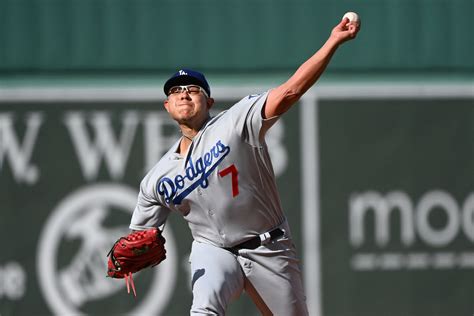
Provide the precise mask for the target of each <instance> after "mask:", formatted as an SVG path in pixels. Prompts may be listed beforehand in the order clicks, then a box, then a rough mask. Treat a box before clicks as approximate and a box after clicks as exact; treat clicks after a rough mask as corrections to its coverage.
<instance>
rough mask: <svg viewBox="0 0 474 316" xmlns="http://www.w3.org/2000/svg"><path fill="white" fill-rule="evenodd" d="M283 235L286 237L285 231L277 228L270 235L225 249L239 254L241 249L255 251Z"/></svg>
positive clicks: (254, 238)
mask: <svg viewBox="0 0 474 316" xmlns="http://www.w3.org/2000/svg"><path fill="white" fill-rule="evenodd" d="M283 235H285V231H284V230H283V229H281V228H275V229H274V230H272V231H270V232H268V233H264V234H260V235H258V236H255V237H253V238H252V239H249V240H247V241H244V242H243V243H241V244H238V245H236V246H234V247H230V248H224V249H225V250H228V251H230V252H232V253H234V254H237V253H238V252H239V250H240V249H255V248H258V247H260V246H261V245H264V244H266V243H268V242H270V241H272V240H275V239H276V238H278V237H281V236H283Z"/></svg>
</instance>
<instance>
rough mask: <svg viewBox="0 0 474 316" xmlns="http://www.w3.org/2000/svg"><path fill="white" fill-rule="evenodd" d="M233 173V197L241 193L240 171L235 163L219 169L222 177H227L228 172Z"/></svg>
mask: <svg viewBox="0 0 474 316" xmlns="http://www.w3.org/2000/svg"><path fill="white" fill-rule="evenodd" d="M229 173H230V174H231V175H232V197H236V196H237V195H239V172H238V171H237V168H236V167H235V165H234V164H232V165H230V166H229V167H227V168H225V169H223V170H221V171H219V176H220V177H221V178H223V177H225V176H226V175H228V174H229Z"/></svg>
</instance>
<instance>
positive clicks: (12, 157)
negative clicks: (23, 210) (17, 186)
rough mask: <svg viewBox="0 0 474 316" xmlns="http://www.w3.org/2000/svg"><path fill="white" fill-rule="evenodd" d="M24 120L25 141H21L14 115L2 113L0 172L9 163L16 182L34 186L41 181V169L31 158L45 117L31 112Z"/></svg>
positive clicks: (0, 116) (0, 118)
mask: <svg viewBox="0 0 474 316" xmlns="http://www.w3.org/2000/svg"><path fill="white" fill-rule="evenodd" d="M24 120H25V125H26V129H25V133H24V136H23V140H20V136H19V135H18V134H17V133H16V131H15V129H14V121H15V116H14V114H12V113H0V171H1V170H2V169H3V167H4V165H6V162H8V163H9V165H10V167H11V170H12V173H13V177H14V178H15V180H16V182H18V183H26V184H29V185H33V184H35V183H36V182H37V181H38V179H39V169H38V167H37V166H36V165H34V164H32V163H31V156H32V153H33V150H34V148H35V144H36V140H37V138H38V132H39V129H40V126H41V124H42V123H43V116H42V114H41V113H39V112H31V113H29V114H28V115H26V116H25V119H24Z"/></svg>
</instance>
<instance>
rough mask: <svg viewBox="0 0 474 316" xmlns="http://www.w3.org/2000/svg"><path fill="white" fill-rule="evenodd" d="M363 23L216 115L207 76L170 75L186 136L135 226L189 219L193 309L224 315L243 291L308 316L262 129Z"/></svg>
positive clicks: (167, 89)
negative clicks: (172, 215)
mask: <svg viewBox="0 0 474 316" xmlns="http://www.w3.org/2000/svg"><path fill="white" fill-rule="evenodd" d="M359 28H360V25H359V24H358V23H353V22H351V21H350V20H349V18H343V19H342V21H341V22H340V23H339V24H338V25H336V26H335V27H334V28H333V30H332V32H331V34H330V36H329V37H328V39H327V41H326V42H325V43H324V45H323V46H322V47H321V48H320V49H319V50H318V51H317V52H316V53H315V54H314V55H313V56H311V57H310V58H309V59H308V60H307V61H306V62H305V63H303V64H302V65H301V66H300V67H299V68H298V70H297V71H296V72H295V73H294V75H292V76H291V77H290V78H289V79H288V81H286V82H285V83H283V84H282V85H280V86H278V87H276V88H274V89H271V90H270V91H267V92H264V93H261V94H256V95H249V96H246V97H244V98H243V99H242V100H240V101H239V102H238V103H236V104H235V105H233V106H232V107H230V108H229V109H228V110H226V111H224V112H221V113H220V114H218V115H217V116H215V117H211V116H210V109H211V107H212V106H213V104H214V99H213V98H211V89H210V87H209V84H208V82H207V80H206V78H205V77H204V75H203V74H201V73H200V72H197V71H194V70H191V69H181V70H179V71H178V72H177V73H175V74H174V75H173V76H172V77H171V78H170V79H169V80H168V81H166V83H165V85H164V93H165V94H166V96H167V99H166V100H165V101H164V107H165V108H166V110H167V111H168V113H169V115H170V116H171V118H172V119H173V120H175V121H176V122H177V124H178V125H179V128H180V130H181V133H182V137H180V138H179V139H178V140H177V141H176V143H175V144H174V145H173V146H172V147H171V148H170V149H169V151H168V152H167V153H166V154H165V155H164V156H163V157H162V158H161V160H160V161H159V162H158V163H157V164H156V165H155V166H154V167H153V168H152V169H151V170H150V171H149V172H148V174H147V175H146V176H145V177H144V179H143V181H142V182H141V184H140V192H139V196H138V202H137V205H136V208H135V210H134V213H133V215H132V219H131V224H130V228H131V229H132V230H134V231H145V230H148V229H151V228H158V227H161V226H162V225H163V224H164V223H165V221H166V219H167V217H168V215H169V214H170V213H171V212H176V213H179V214H181V215H182V216H183V218H184V219H185V220H186V221H187V223H188V225H189V228H190V230H191V233H192V236H193V239H194V240H193V244H192V249H191V255H190V264H191V271H192V274H191V275H192V280H191V282H192V291H193V302H192V306H191V314H192V315H195V314H196V315H197V314H202V315H224V314H225V313H226V308H227V306H228V305H229V303H230V302H231V301H232V300H234V299H236V298H237V297H239V295H240V294H241V293H242V292H243V291H244V290H245V292H246V293H247V294H248V295H249V296H250V297H251V298H252V300H253V301H254V302H255V304H256V306H257V307H258V309H259V310H260V311H261V313H262V314H265V315H270V314H274V315H285V316H288V315H307V314H308V311H307V307H306V301H305V300H306V298H305V294H304V291H303V285H302V278H301V271H300V267H299V260H298V256H297V254H296V250H295V248H294V245H293V242H292V236H291V231H290V228H289V227H288V223H287V221H286V218H285V214H284V212H283V210H282V206H281V203H280V198H279V194H278V191H277V186H276V182H275V176H274V173H273V168H272V163H271V161H270V156H269V153H268V148H267V146H266V143H265V134H266V132H267V131H268V129H269V128H271V127H272V125H273V124H274V123H275V122H276V121H277V120H278V118H279V117H280V116H281V115H283V114H284V113H285V112H286V111H287V110H288V109H289V108H290V107H291V106H292V105H293V104H295V103H296V102H297V101H298V99H299V98H300V97H301V96H302V95H303V94H304V93H305V92H306V91H307V90H308V89H309V88H310V87H311V86H312V85H313V84H314V83H315V82H316V81H317V80H318V78H319V77H320V76H321V74H322V73H323V72H324V70H325V68H326V66H327V65H328V63H329V62H330V60H331V57H332V56H333V54H334V53H335V51H336V50H337V48H338V47H339V46H340V45H341V44H342V43H344V42H345V41H347V40H350V39H353V38H355V36H356V35H357V33H358V31H359ZM269 53H270V52H269ZM303 146H304V144H303ZM153 236H154V238H155V239H157V238H156V233H153ZM137 238H138V237H133V238H132V239H134V240H135V239H137ZM140 238H144V237H140ZM160 252H161V253H163V252H164V251H163V249H162V248H160ZM160 260H162V259H160ZM116 261H117V262H118V261H119V260H118V259H117V260H116ZM114 269H115V268H114ZM117 269H119V268H117ZM114 273H117V270H114ZM125 276H126V275H125ZM130 276H131V275H130Z"/></svg>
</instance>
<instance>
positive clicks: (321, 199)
mask: <svg viewBox="0 0 474 316" xmlns="http://www.w3.org/2000/svg"><path fill="white" fill-rule="evenodd" d="M263 90H265V87H253V88H248V87H247V88H245V87H241V88H238V89H236V88H235V87H219V88H217V89H216V90H215V97H216V99H217V104H218V105H217V107H216V109H215V111H216V112H218V111H220V110H222V109H225V108H227V107H228V106H230V105H231V104H233V103H234V102H235V101H237V100H239V98H240V97H242V96H244V95H245V94H251V93H254V92H257V91H263ZM10 92H11V93H10V94H7V93H5V91H4V93H3V94H2V100H1V102H0V188H1V189H0V205H1V217H0V218H1V221H0V238H1V239H2V240H4V241H5V245H4V250H3V251H2V255H1V257H0V314H1V315H2V316H6V315H31V314H35V315H73V314H74V315H77V314H88V315H116V314H133V315H137V314H141V315H185V314H187V313H188V310H189V306H190V304H191V292H190V276H189V271H188V263H187V261H188V255H189V249H190V243H191V237H190V234H189V231H188V228H187V227H186V225H185V223H184V220H183V219H182V218H181V216H180V215H179V214H172V215H171V216H170V219H169V223H168V225H167V226H166V232H165V236H166V238H167V240H168V242H167V249H168V259H167V260H166V261H165V262H163V264H161V265H160V266H159V267H158V268H155V269H151V270H147V271H144V272H143V273H141V274H139V275H137V276H136V277H135V282H136V286H137V291H138V298H137V299H135V298H133V297H132V296H130V295H127V294H126V289H125V283H124V282H120V281H117V280H113V279H109V278H106V277H105V270H106V254H107V252H108V250H109V248H110V246H111V245H112V243H113V242H114V240H115V239H116V238H118V236H120V235H121V234H124V233H125V232H127V225H128V223H129V220H130V214H131V211H132V210H133V208H134V205H135V203H136V195H137V190H138V186H139V182H140V180H141V178H142V177H143V175H144V173H145V172H146V171H147V170H148V169H150V168H151V166H152V165H153V164H154V163H155V162H156V160H157V159H159V157H160V156H161V155H162V154H163V153H164V152H165V151H166V150H167V148H168V147H169V146H170V144H171V143H172V142H173V141H174V140H175V139H176V138H177V137H178V135H177V129H176V127H175V126H174V124H173V123H172V122H171V121H170V120H169V118H168V116H167V113H166V112H165V111H163V108H162V106H161V102H162V98H161V97H160V96H159V95H160V94H159V93H156V90H155V89H149V88H143V89H142V90H140V93H137V91H136V90H134V89H131V90H127V89H125V88H122V89H121V88H117V87H112V88H107V89H106V88H103V89H95V88H81V89H78V88H63V87H61V88H58V89H56V90H55V89H52V88H50V89H49V90H47V93H43V92H44V88H42V89H37V90H27V89H20V90H18V89H17V90H14V91H13V92H12V91H10ZM14 95H16V96H17V97H16V98H13V96H14ZM473 100H474V92H473V91H472V89H471V86H470V85H466V84H464V85H440V84H432V85H417V84H409V85H404V84H396V83H393V84H391V85H390V86H387V85H385V84H380V83H372V84H370V85H368V84H357V85H351V86H344V85H336V86H332V85H325V84H323V85H320V86H319V87H318V88H317V89H313V90H311V91H310V92H309V93H308V94H307V95H306V96H305V97H304V98H303V99H301V101H300V102H299V103H298V104H297V105H296V106H295V108H293V109H291V110H290V112H289V113H287V115H285V116H284V117H283V118H282V119H281V120H280V121H279V123H278V124H277V125H275V126H274V127H273V128H272V130H271V132H270V133H269V134H268V137H267V142H268V144H269V147H270V148H271V155H272V159H273V162H274V169H275V173H276V175H277V179H278V185H279V189H280V191H281V192H282V201H283V206H284V208H285V212H286V214H287V216H288V220H289V222H290V224H291V225H292V227H293V234H294V237H295V244H296V245H297V248H298V251H299V254H300V256H301V259H302V261H301V266H302V269H303V271H304V281H305V288H306V292H307V297H308V305H309V308H310V311H311V315H330V316H331V315H347V316H350V315H361V316H362V315H364V316H372V315H373V316H376V315H396V316H398V315H413V316H425V315H426V316H431V315H440V316H441V315H469V314H471V313H472V312H473V310H474V305H473V301H472V299H471V293H472V291H473V290H474V288H473V283H472V282H471V281H470V280H471V277H472V275H473V273H474V253H473V251H472V249H473V243H474V222H473V219H474V193H473V183H472V173H473V171H474V166H473V163H472V162H473V161H474V152H473V150H472V146H471V143H472V139H473V136H474V131H473V128H472V124H471V121H472V119H473V117H474V107H473ZM229 315H258V312H257V310H256V308H255V307H254V306H253V305H252V303H251V302H250V300H249V299H248V298H247V297H246V295H245V294H244V295H243V296H242V298H241V299H240V300H239V301H237V302H236V303H234V304H232V305H231V308H230V311H229Z"/></svg>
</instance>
